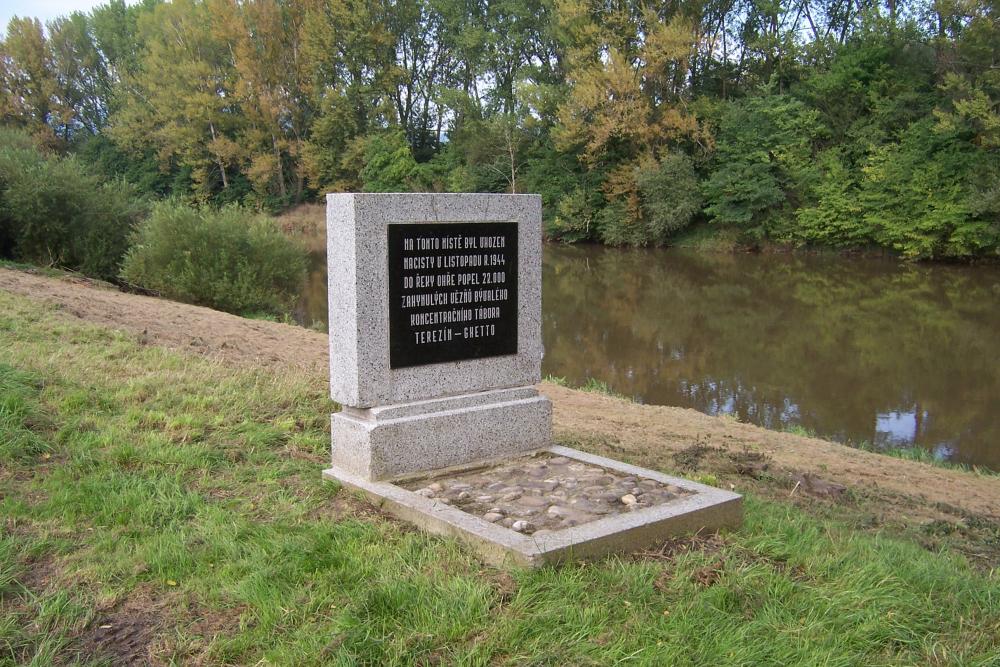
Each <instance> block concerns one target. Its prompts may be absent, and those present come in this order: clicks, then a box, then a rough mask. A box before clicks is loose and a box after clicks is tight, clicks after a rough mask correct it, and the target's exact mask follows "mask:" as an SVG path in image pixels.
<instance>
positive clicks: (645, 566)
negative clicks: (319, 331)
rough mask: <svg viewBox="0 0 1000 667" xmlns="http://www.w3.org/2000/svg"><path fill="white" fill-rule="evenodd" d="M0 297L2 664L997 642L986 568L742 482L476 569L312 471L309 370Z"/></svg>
mask: <svg viewBox="0 0 1000 667" xmlns="http://www.w3.org/2000/svg"><path fill="white" fill-rule="evenodd" d="M0 313H2V314H0V333H2V337H3V339H4V340H5V342H6V343H7V344H5V345H4V346H2V347H0V443H2V444H0V516H2V518H3V523H2V524H0V530H2V533H0V595H2V601H0V665H7V664H10V665H13V664H23V663H26V664H35V665H47V664H52V663H72V662H73V661H76V660H78V661H80V662H83V663H85V664H86V663H88V662H96V663H100V662H101V661H102V660H103V661H104V662H105V663H108V664H123V663H125V664H127V661H128V660H129V659H130V658H129V656H140V655H141V656H152V657H153V659H154V662H157V663H169V662H177V663H186V664H192V663H194V664H254V663H257V662H259V661H266V662H268V663H271V664H299V665H301V664H353V663H357V662H361V663H402V664H413V663H420V662H423V663H428V664H429V663H445V664H452V663H461V664H524V663H533V664H613V663H615V662H618V661H621V662H623V663H626V664H748V663H749V664H820V663H831V664H851V663H865V664H932V663H934V664H949V663H962V664H981V665H986V664H995V661H996V660H998V659H1000V641H998V640H997V637H998V636H1000V605H998V604H997V600H998V599H1000V581H998V578H997V574H996V572H995V571H992V572H991V571H988V570H983V569H982V568H976V567H973V566H972V565H971V564H970V563H969V562H968V561H967V560H966V559H965V558H964V557H963V556H962V555H959V554H958V553H956V552H954V551H951V550H949V549H942V550H940V551H929V550H927V549H925V548H922V547H921V546H920V545H919V544H918V543H917V541H915V540H910V539H906V538H905V537H899V536H890V535H887V534H883V533H881V532H879V531H859V530H857V529H855V528H854V527H852V526H851V525H849V523H848V522H845V521H843V520H841V519H839V518H836V517H834V518H828V517H824V516H823V513H822V512H805V511H802V510H801V509H799V508H798V507H796V506H794V505H791V504H788V503H785V502H782V501H781V500H778V499H776V497H772V496H769V495H768V494H765V493H755V492H752V491H751V493H750V494H749V495H748V499H747V512H746V525H745V527H744V528H743V529H742V530H740V531H737V532H732V533H727V534H724V535H722V536H719V537H708V538H705V539H697V540H689V541H684V542H678V543H675V544H669V545H665V546H664V548H663V549H662V550H659V551H657V552H655V553H646V554H639V555H635V556H629V557H622V558H612V559H608V560H604V561H601V562H598V563H593V564H580V565H571V566H566V567H562V568H558V569H543V570H541V571H537V572H522V571H516V570H510V571H508V570H497V569H492V568H487V567H484V566H482V565H481V564H479V563H478V562H477V561H476V560H475V559H474V558H472V557H471V556H470V555H469V554H467V553H466V552H465V551H464V550H463V549H461V548H460V547H459V546H458V545H457V544H456V543H455V542H453V541H450V540H445V539H440V538H433V537H428V536H425V535H423V534H421V533H418V532H415V531H413V530H411V529H410V528H408V527H407V526H406V525H404V524H401V523H398V522H396V521H393V520H391V519H388V518H386V517H383V516H382V515H380V514H378V513H377V512H376V511H374V510H373V509H372V508H371V507H369V506H368V505H366V504H364V503H363V502H361V501H360V500H358V499H356V498H354V497H352V496H350V495H349V494H347V493H345V492H343V491H339V490H338V489H336V488H335V487H334V486H333V485H331V484H328V483H325V482H323V481H321V480H320V478H319V470H320V468H321V466H322V464H323V462H324V460H325V459H326V452H327V448H328V437H329V435H328V423H327V413H328V412H329V411H330V409H331V405H330V403H329V401H328V400H327V399H326V398H325V386H323V385H322V384H320V383H315V382H311V381H310V380H309V379H308V378H307V377H304V376H303V374H301V373H299V372H295V371H294V370H293V369H289V370H288V372H286V373H276V372H273V370H271V369H266V370H253V369H248V368H246V367H241V366H238V365H232V364H228V363H225V362H220V361H211V360H207V359H203V358H200V357H196V356H193V355H190V354H185V353H181V352H174V351H169V350H166V349H164V348H161V347H157V346H153V345H148V344H146V343H147V341H145V340H144V339H143V337H142V336H137V335H133V334H126V333H121V332H114V331H111V330H108V329H105V328H101V327H96V326H92V325H89V324H85V323H81V322H77V321H71V320H68V319H66V318H65V317H63V316H62V315H61V314H60V313H59V312H58V311H57V309H55V308H54V307H52V306H47V305H41V304H39V303H38V302H37V301H31V300H29V299H27V298H24V297H21V296H14V295H12V294H10V293H8V292H4V291H0ZM660 467H666V468H668V469H669V466H663V465H661V466H660Z"/></svg>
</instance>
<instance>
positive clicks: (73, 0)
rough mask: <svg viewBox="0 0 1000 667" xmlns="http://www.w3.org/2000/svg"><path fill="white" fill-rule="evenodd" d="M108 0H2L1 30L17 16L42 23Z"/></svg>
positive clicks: (0, 13) (0, 2) (88, 8)
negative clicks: (29, 17) (34, 19)
mask: <svg viewBox="0 0 1000 667" xmlns="http://www.w3.org/2000/svg"><path fill="white" fill-rule="evenodd" d="M105 2H106V0H0V30H2V31H3V32H4V33H6V32H7V23H8V22H9V21H10V20H11V18H13V17H15V16H22V17H23V16H31V17H33V18H36V19H41V21H42V23H45V22H46V21H48V20H50V19H54V18H55V17H57V16H64V15H66V14H71V13H73V12H75V11H78V10H79V11H82V12H87V11H90V10H91V9H93V8H94V7H96V6H97V5H103V4H104V3H105Z"/></svg>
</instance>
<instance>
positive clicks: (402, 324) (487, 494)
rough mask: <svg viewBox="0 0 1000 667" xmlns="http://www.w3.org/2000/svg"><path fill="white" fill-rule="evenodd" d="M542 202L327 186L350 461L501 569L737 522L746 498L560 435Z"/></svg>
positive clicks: (412, 512) (387, 501)
mask: <svg viewBox="0 0 1000 667" xmlns="http://www.w3.org/2000/svg"><path fill="white" fill-rule="evenodd" d="M541 252H542V230H541V199H540V197H538V196H535V195H498V194H330V195H327V253H328V254H327V256H328V262H329V302H330V315H329V323H330V325H329V327H330V395H331V397H332V398H333V399H334V400H335V401H337V402H338V403H340V404H341V406H342V410H341V411H340V412H337V413H334V414H333V415H332V418H331V435H332V464H333V465H332V467H331V468H330V469H329V470H327V471H325V472H324V474H325V475H326V476H327V477H329V478H331V479H335V480H338V481H340V482H341V483H343V484H345V485H346V486H348V487H349V488H353V489H357V490H360V491H363V492H364V493H365V494H366V495H368V496H369V497H370V498H371V499H372V500H373V501H375V502H377V503H379V504H380V505H382V506H383V508H385V509H387V510H388V511H390V512H393V513H395V514H397V515H399V516H401V517H403V518H404V519H407V520H410V521H413V522H414V523H417V524H418V525H420V526H422V527H424V528H426V529H428V530H431V531H433V532H437V533H443V534H451V535H455V536H457V537H459V538H461V539H463V540H464V541H466V542H467V543H469V544H471V545H472V546H473V547H475V548H476V549H477V550H478V551H479V552H480V553H481V554H482V555H483V556H484V557H486V558H487V560H490V561H492V562H504V561H511V562H515V563H521V564H527V565H537V564H540V563H544V562H550V561H557V560H563V559H566V558H577V557H593V556H598V555H602V554H605V553H608V552H611V551H621V550H627V549H636V548H641V547H642V546H645V545H646V544H648V543H649V542H651V541H655V540H657V539H662V538H663V537H665V536H667V535H670V534H675V533H677V532H680V531H687V530H697V529H701V528H716V527H719V526H723V525H735V524H738V523H739V520H740V517H741V505H740V503H741V499H740V497H739V496H738V495H736V494H733V493H729V492H725V491H720V490H718V489H713V488H711V487H707V486H704V485H700V484H695V483H693V482H689V481H686V480H681V479H678V478H673V477H668V476H666V475H662V474H660V473H656V472H654V471H650V470H644V469H641V468H635V467H633V466H628V465H625V464H623V463H619V462H617V461H612V460H610V459H604V458H601V457H595V456H591V455H587V454H584V453H582V452H578V451H575V450H572V449H568V448H564V447H557V446H554V445H553V444H552V440H551V437H552V407H551V404H550V402H549V400H548V399H547V398H545V397H544V396H541V395H539V393H538V391H537V389H536V388H535V386H534V385H535V384H537V383H538V382H539V381H540V379H541V361H542V352H543V350H542V336H541V308H542V293H541V287H542V286H541Z"/></svg>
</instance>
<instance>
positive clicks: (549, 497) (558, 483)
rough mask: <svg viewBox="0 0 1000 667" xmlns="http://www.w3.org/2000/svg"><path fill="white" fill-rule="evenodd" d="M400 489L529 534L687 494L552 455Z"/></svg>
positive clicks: (674, 488)
mask: <svg viewBox="0 0 1000 667" xmlns="http://www.w3.org/2000/svg"><path fill="white" fill-rule="evenodd" d="M402 486H403V487H404V488H406V489H408V490H410V491H414V492H415V493H417V494H419V495H421V496H424V497H426V498H431V499H433V500H435V501H437V502H441V503H445V504H447V505H452V506H454V507H457V508H459V509H461V510H463V511H465V512H468V513H469V514H475V515H477V516H480V517H482V518H483V519H484V520H486V521H489V522H490V523H496V524H499V525H501V526H504V527H506V528H510V529H511V530H515V531H517V532H519V533H525V534H528V535H531V534H535V535H541V534H544V533H547V532H553V531H556V530H562V529H564V528H571V527H573V526H578V525H580V524H582V523H587V522H588V521H594V520H596V519H600V518H603V517H605V516H608V515H611V514H620V513H624V512H631V511H635V510H638V509H642V508H644V507H652V506H653V505H660V504H663V503H667V502H670V501H672V500H676V499H677V498H680V497H682V496H686V495H689V494H690V493H691V492H690V491H687V490H685V489H682V488H680V487H678V486H674V485H671V484H662V483H660V482H657V481H656V480H652V479H645V478H640V477H634V476H630V475H627V474H623V473H621V472H618V471H614V470H608V469H606V468H602V467H600V466H595V465H591V464H589V463H583V462H580V461H576V460H573V459H570V458H567V457H565V456H552V455H550V454H538V455H534V456H527V457H522V458H518V459H514V460H512V461H509V462H506V463H502V464H498V465H495V466H490V467H488V468H479V469H476V470H470V471H466V472H459V473H452V474H449V475H445V476H441V477H436V478H433V479H426V478H425V479H422V480H418V481H413V482H410V483H407V484H403V485H402Z"/></svg>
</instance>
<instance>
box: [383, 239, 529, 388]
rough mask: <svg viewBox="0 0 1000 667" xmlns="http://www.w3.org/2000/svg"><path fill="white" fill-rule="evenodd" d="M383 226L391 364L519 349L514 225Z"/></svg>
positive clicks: (496, 354) (474, 356) (493, 354)
mask: <svg viewBox="0 0 1000 667" xmlns="http://www.w3.org/2000/svg"><path fill="white" fill-rule="evenodd" d="M388 227H389V368H406V367H409V366H422V365H424V364H438V363H442V362H446V361H459V360H462V359H481V358H483V357H499V356H503V355H508V354H517V223H514V222H468V223H467V222H459V223H417V224H411V223H400V224H390V225H389V226H388Z"/></svg>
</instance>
